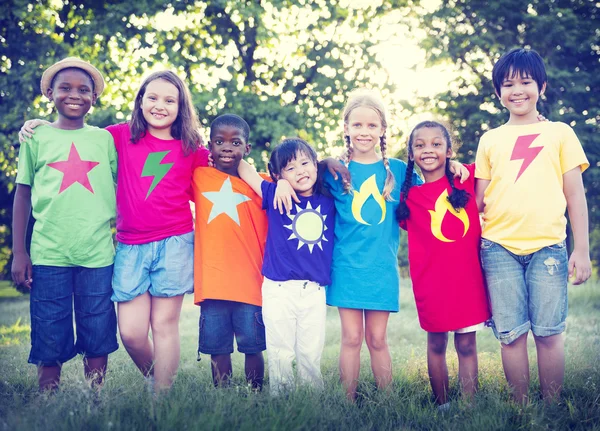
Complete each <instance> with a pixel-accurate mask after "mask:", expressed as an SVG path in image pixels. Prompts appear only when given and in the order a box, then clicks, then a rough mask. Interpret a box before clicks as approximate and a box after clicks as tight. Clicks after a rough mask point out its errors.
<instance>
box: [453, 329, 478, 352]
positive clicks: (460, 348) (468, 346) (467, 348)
mask: <svg viewBox="0 0 600 431" xmlns="http://www.w3.org/2000/svg"><path fill="white" fill-rule="evenodd" d="M454 337H455V338H454V347H455V348H456V353H458V355H459V356H473V355H476V354H477V343H476V338H475V337H474V336H469V337H465V336H462V337H461V336H460V335H459V334H456V335H455V336H454Z"/></svg>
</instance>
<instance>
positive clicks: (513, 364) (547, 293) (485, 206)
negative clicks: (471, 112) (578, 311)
mask: <svg viewBox="0 0 600 431" xmlns="http://www.w3.org/2000/svg"><path fill="white" fill-rule="evenodd" d="M492 80H493V83H494V88H495V90H496V95H497V96H498V97H499V98H500V100H501V102H502V105H503V106H505V107H506V108H507V109H508V111H509V112H510V117H509V120H508V122H507V123H506V124H504V125H503V126H500V127H498V128H496V129H493V130H490V131H489V132H487V133H485V134H484V135H483V136H482V137H481V140H480V142H479V147H478V149H477V158H476V166H477V169H476V172H475V177H476V178H477V185H476V195H477V202H478V204H479V209H480V210H483V220H484V227H483V231H482V239H481V261H482V266H483V269H484V272H485V276H486V280H487V286H488V290H489V296H490V302H491V308H492V323H493V326H492V327H493V329H494V333H495V335H496V337H497V338H498V340H500V342H501V346H502V364H503V367H504V373H505V375H506V379H507V381H508V384H509V386H510V387H511V389H512V392H513V397H514V399H515V400H516V401H517V402H521V403H525V402H527V399H528V389H529V359H528V356H527V336H528V333H529V330H530V329H531V331H532V332H533V336H534V339H535V344H536V350H537V356H538V371H539V376H540V385H541V389H542V395H543V397H544V400H545V401H547V402H550V401H552V400H554V399H555V398H557V397H558V396H559V394H560V390H561V388H562V385H563V380H564V369H565V353H564V337H563V336H562V333H563V332H564V330H565V319H566V316H567V280H568V277H571V276H574V277H575V279H574V281H573V284H580V283H583V282H584V281H586V280H587V279H588V278H589V277H590V275H591V263H590V257H589V236H588V213H587V203H586V198H585V191H584V188H583V182H582V177H581V174H582V172H583V171H584V170H585V169H587V168H588V166H589V162H588V160H587V158H586V156H585V154H584V152H583V148H582V146H581V144H580V142H579V140H578V139H577V136H576V135H575V133H574V132H573V129H571V127H569V126H568V125H567V124H564V123H560V122H539V121H538V119H537V116H538V111H537V107H536V104H537V101H538V98H539V96H540V95H542V94H543V93H544V91H545V89H546V85H547V76H546V70H545V66H544V62H543V60H542V58H541V57H540V55H539V54H538V53H537V52H535V51H534V50H528V49H513V50H511V51H510V52H508V53H506V54H504V55H503V56H502V57H501V58H500V60H498V62H497V63H496V64H495V65H494V68H493V72H492ZM565 209H568V211H569V218H570V221H571V227H572V230H573V239H574V243H575V246H574V249H573V252H572V254H571V257H570V258H568V256H567V249H566V243H565V238H566V225H567V220H566V217H565Z"/></svg>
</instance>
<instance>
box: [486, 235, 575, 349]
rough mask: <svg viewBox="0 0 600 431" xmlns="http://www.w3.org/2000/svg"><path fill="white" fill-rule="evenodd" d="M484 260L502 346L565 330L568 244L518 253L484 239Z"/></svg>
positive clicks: (493, 313)
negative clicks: (529, 335) (523, 338)
mask: <svg viewBox="0 0 600 431" xmlns="http://www.w3.org/2000/svg"><path fill="white" fill-rule="evenodd" d="M481 264H482V266H483V272H484V274H485V278H486V281H487V287H488V292H489V296H490V302H491V309H492V329H493V330H494V334H495V335H496V338H498V340H500V341H501V342H502V343H503V344H510V343H512V342H513V341H515V340H516V339H517V338H519V337H520V336H521V335H523V334H525V333H527V332H528V331H529V329H531V330H532V332H533V334H534V335H537V336H540V337H548V336H550V335H556V334H560V333H562V332H563V331H564V330H565V327H566V324H565V320H566V318H567V279H568V275H569V274H568V256H567V249H566V245H565V242H564V241H562V242H560V243H558V244H555V245H551V246H548V247H544V248H542V249H540V250H538V251H536V252H535V253H531V254H528V255H524V256H519V255H516V254H514V253H511V252H510V251H508V250H506V249H505V248H504V247H502V246H501V245H500V244H497V243H495V242H493V241H489V240H487V239H485V238H482V239H481Z"/></svg>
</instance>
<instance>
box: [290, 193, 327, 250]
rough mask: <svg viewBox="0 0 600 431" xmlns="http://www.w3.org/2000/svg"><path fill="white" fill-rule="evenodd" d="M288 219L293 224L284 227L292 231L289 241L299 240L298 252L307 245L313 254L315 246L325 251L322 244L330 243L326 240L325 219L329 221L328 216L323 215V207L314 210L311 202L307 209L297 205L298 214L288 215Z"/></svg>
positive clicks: (308, 203) (307, 204)
mask: <svg viewBox="0 0 600 431" xmlns="http://www.w3.org/2000/svg"><path fill="white" fill-rule="evenodd" d="M288 217H289V218H290V220H291V221H292V224H290V225H287V226H284V227H286V228H287V229H289V230H291V231H292V234H291V235H290V236H289V238H288V240H292V239H297V240H298V248H297V250H300V248H301V247H302V246H303V245H306V246H308V250H309V251H310V252H311V253H312V251H313V247H314V246H315V244H316V245H317V246H319V248H320V249H321V250H323V246H322V245H321V242H322V241H328V239H327V238H325V231H326V230H327V226H325V219H327V215H323V214H321V205H319V206H318V207H317V208H315V209H313V207H312V205H311V204H310V202H307V203H306V208H304V209H303V208H300V207H299V206H298V205H296V214H288Z"/></svg>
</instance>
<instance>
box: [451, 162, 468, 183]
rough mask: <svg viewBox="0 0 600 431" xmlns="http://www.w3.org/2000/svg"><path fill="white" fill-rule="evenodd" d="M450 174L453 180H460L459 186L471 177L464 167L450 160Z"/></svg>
mask: <svg viewBox="0 0 600 431" xmlns="http://www.w3.org/2000/svg"><path fill="white" fill-rule="evenodd" d="M450 172H452V173H453V174H454V178H460V183H461V184H462V183H464V182H465V181H467V180H468V179H469V177H470V176H471V174H470V173H469V170H468V169H467V168H466V167H465V165H463V164H462V163H460V162H457V161H456V160H450Z"/></svg>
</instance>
